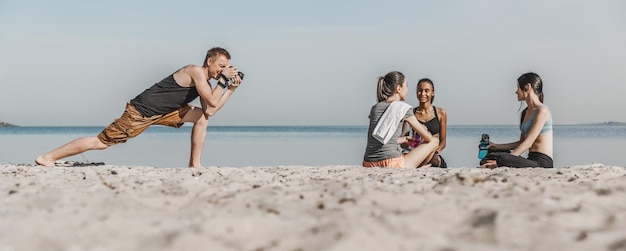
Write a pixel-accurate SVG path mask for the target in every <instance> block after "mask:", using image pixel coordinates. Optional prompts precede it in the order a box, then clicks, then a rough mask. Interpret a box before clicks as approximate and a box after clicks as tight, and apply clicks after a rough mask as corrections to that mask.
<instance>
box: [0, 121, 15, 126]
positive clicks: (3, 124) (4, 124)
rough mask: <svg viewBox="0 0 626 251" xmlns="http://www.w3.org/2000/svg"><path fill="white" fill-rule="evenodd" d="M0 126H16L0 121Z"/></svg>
mask: <svg viewBox="0 0 626 251" xmlns="http://www.w3.org/2000/svg"><path fill="white" fill-rule="evenodd" d="M0 126H16V125H14V124H9V123H7V122H2V121H0Z"/></svg>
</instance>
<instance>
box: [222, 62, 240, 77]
mask: <svg viewBox="0 0 626 251" xmlns="http://www.w3.org/2000/svg"><path fill="white" fill-rule="evenodd" d="M238 72H239V70H238V69H237V67H236V66H232V65H229V66H228V67H226V68H224V70H222V72H221V74H222V75H224V76H225V77H227V78H229V79H231V78H234V77H235V76H237V73H238Z"/></svg>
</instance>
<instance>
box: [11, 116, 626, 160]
mask: <svg viewBox="0 0 626 251" xmlns="http://www.w3.org/2000/svg"><path fill="white" fill-rule="evenodd" d="M102 128H103V127H0V164H20V163H29V164H32V163H33V160H34V158H35V157H36V156H37V155H39V154H41V153H44V152H47V151H49V150H51V149H53V148H56V147H58V146H60V145H62V144H65V143H67V142H68V141H70V140H72V139H74V138H77V137H84V136H94V135H96V134H98V133H99V132H100V131H101V130H102ZM190 132H191V127H183V128H180V129H175V128H169V127H160V126H154V127H150V128H149V129H148V130H147V131H146V132H144V133H143V134H141V135H140V136H139V137H137V138H134V139H131V140H129V141H128V142H127V143H125V144H119V145H115V146H112V147H110V148H109V149H107V150H104V151H90V152H86V153H83V154H81V155H77V156H73V157H70V158H68V160H77V161H94V162H99V161H102V162H105V163H106V164H112V165H142V166H156V167H184V166H186V164H187V162H188V158H189V144H190V142H189V138H190ZM482 133H489V134H490V136H491V140H492V141H494V142H498V143H505V142H510V141H515V140H517V137H519V129H518V127H517V126H514V125H511V126H448V140H447V141H448V142H447V147H446V148H445V149H444V151H443V156H444V157H445V158H446V161H447V162H448V165H449V166H451V167H474V166H476V165H477V164H478V159H477V157H476V155H477V149H476V146H477V144H478V141H479V139H480V135H481V134H482ZM366 134H367V127H366V126H214V127H209V129H208V131H207V137H206V141H205V145H204V152H203V156H202V162H203V164H204V165H206V166H232V167H244V166H276V165H309V166H320V165H360V163H361V161H362V156H363V151H364V149H365V142H366ZM625 146H626V126H608V125H598V126H588V125H584V126H573V125H561V126H559V125H555V126H554V148H555V154H554V155H555V166H557V167H563V166H573V165H586V164H591V163H603V164H607V165H617V166H626V154H625V153H626V152H625V150H624V149H625Z"/></svg>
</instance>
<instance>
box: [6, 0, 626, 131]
mask: <svg viewBox="0 0 626 251" xmlns="http://www.w3.org/2000/svg"><path fill="white" fill-rule="evenodd" d="M625 13H626V1H623V0H598V1H587V0H551V1H545V0H525V1H503V0H477V1H465V0H457V1H455V0H449V1H415V0H407V1H398V0H387V1H370V0H358V1H338V0H332V1H330V0H316V1H291V0H284V1H279V0H265V1H247V0H239V1H184V0H181V1H160V0H156V1H118V0H111V1H82V0H75V1H69V0H57V1H48V0H0V79H1V81H0V85H1V87H2V88H1V90H0V121H6V122H9V123H13V124H18V125H23V126H41V125H55V126H56V125H58V126H64V125H95V126H105V125H107V124H108V123H110V122H111V121H112V120H113V119H115V118H117V117H118V116H119V115H121V113H122V112H123V109H124V105H125V103H126V102H127V101H129V100H130V99H132V98H134V97H135V96H136V95H137V94H139V93H140V92H141V91H143V90H144V89H146V88H148V87H150V86H151V85H152V84H154V83H155V82H158V81H160V80H161V79H163V78H164V77H166V76H167V75H169V74H171V73H173V72H174V71H176V70H177V69H178V68H180V67H181V66H183V65H186V64H202V60H203V59H204V55H205V53H206V51H207V50H208V49H209V48H211V47H213V46H221V47H224V48H226V49H228V50H229V51H230V53H231V55H232V60H231V64H233V65H237V66H239V69H240V70H241V71H243V72H244V73H245V74H246V77H245V81H244V82H243V84H242V86H241V87H240V88H239V89H238V90H237V91H236V92H235V94H234V95H233V96H232V97H231V99H230V100H229V102H228V103H227V104H226V106H225V107H224V108H223V109H222V110H221V111H220V112H219V113H218V114H217V115H216V116H215V117H213V118H212V121H211V123H212V124H214V125H365V124H367V122H368V118H367V116H368V114H369V110H370V107H371V106H372V105H373V104H374V103H375V96H376V95H375V92H376V80H377V77H378V76H379V75H383V74H385V73H387V72H389V71H393V70H398V71H401V72H403V73H404V74H405V75H406V76H407V77H408V80H409V84H410V91H409V98H408V99H407V102H409V103H411V104H413V105H415V104H417V99H416V98H415V95H414V92H415V84H416V82H417V80H418V79H420V78H423V77H428V78H431V79H432V80H433V81H434V82H435V91H436V97H437V98H436V100H435V105H438V106H441V107H443V108H445V109H446V110H447V111H448V114H449V120H448V123H449V124H451V125H472V124H516V123H518V116H519V113H518V108H519V106H520V104H519V102H517V101H516V96H515V94H514V92H515V85H516V79H517V77H519V76H520V75H521V74H523V73H525V72H528V71H534V72H536V73H538V74H539V75H540V76H541V77H542V78H543V80H544V84H545V87H544V93H545V103H546V104H547V105H548V106H550V108H551V109H552V111H553V118H554V121H555V124H577V123H592V122H603V121H626V112H624V109H626V96H625V95H626V14H625ZM194 103H195V104H197V101H196V102H194Z"/></svg>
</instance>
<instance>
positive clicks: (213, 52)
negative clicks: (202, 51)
mask: <svg viewBox="0 0 626 251" xmlns="http://www.w3.org/2000/svg"><path fill="white" fill-rule="evenodd" d="M219 55H224V56H225V57H226V59H228V60H230V53H228V51H227V50H226V49H224V48H221V47H213V48H211V49H209V51H207V52H206V57H205V58H204V63H203V66H207V61H209V58H216V57H217V56H219Z"/></svg>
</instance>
